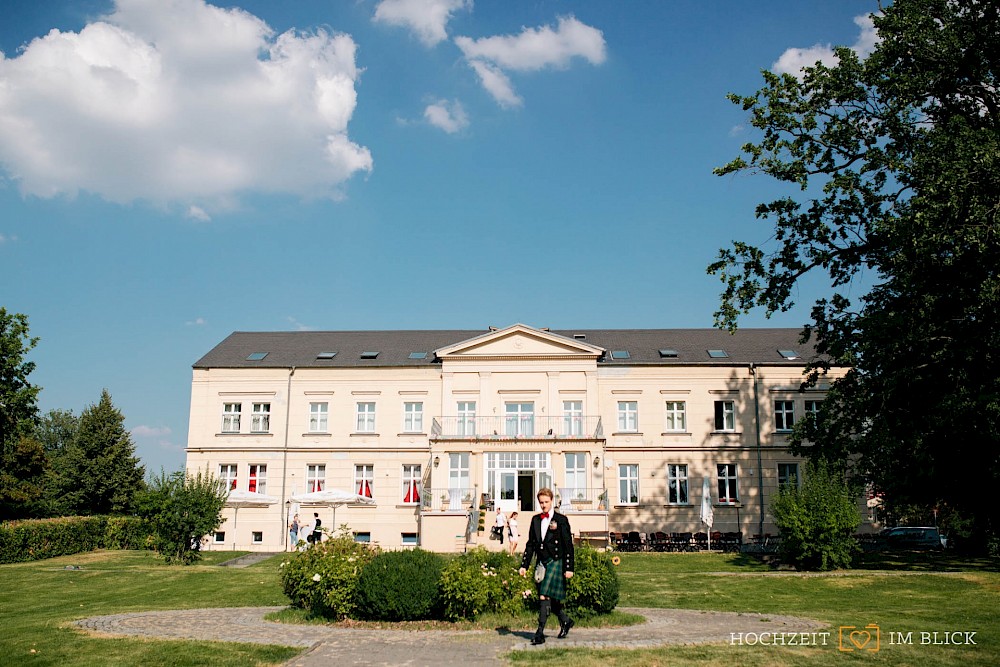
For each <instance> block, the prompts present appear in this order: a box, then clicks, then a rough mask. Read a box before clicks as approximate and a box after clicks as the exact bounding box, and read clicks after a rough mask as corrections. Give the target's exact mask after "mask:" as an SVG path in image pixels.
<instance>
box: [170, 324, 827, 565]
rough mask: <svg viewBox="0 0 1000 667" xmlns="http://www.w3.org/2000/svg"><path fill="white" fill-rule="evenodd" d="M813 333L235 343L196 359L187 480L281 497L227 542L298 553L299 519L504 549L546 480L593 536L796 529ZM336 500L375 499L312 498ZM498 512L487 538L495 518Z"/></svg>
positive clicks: (339, 337) (289, 337)
mask: <svg viewBox="0 0 1000 667" xmlns="http://www.w3.org/2000/svg"><path fill="white" fill-rule="evenodd" d="M798 333H799V332H798V330H793V329H757V330H753V329H751V330H743V331H740V332H738V333H737V334H736V335H735V336H731V335H729V334H728V333H725V332H719V331H716V330H710V329H704V330H586V331H584V330H581V331H570V330H567V331H560V332H553V331H549V330H547V329H539V328H534V327H529V326H526V325H522V324H516V325H513V326H510V327H507V328H504V329H492V328H491V329H489V330H486V331H479V332H477V331H374V332H288V333H235V334H233V335H232V336H230V337H229V338H227V339H226V340H225V341H223V342H222V343H220V345H219V346H217V347H216V348H215V349H214V350H212V351H211V352H210V353H209V354H207V355H206V356H205V357H204V358H203V359H201V360H200V361H199V362H197V363H196V364H195V366H194V373H193V381H192V392H191V419H190V432H189V439H188V449H187V468H188V470H190V471H194V470H197V469H201V470H208V471H209V472H211V473H212V474H214V475H216V476H220V477H223V478H224V479H226V480H227V483H228V484H229V485H230V487H231V488H234V489H238V490H241V491H249V492H252V493H257V494H260V495H261V496H262V497H267V498H268V499H269V500H273V502H271V503H270V504H267V503H260V504H258V505H253V504H251V505H244V506H240V507H238V508H227V509H226V510H225V511H224V519H225V521H224V523H223V525H222V527H221V528H220V529H219V531H218V533H217V534H215V535H212V536H209V538H208V539H209V545H210V546H209V548H225V549H232V548H237V549H250V550H261V551H280V550H283V549H285V548H287V546H288V540H289V538H288V534H287V530H286V524H287V520H288V516H289V515H290V513H292V512H295V511H298V513H299V515H300V517H301V518H302V519H303V521H304V522H306V521H308V520H310V519H311V518H312V516H313V513H318V514H319V516H320V518H321V519H322V521H323V525H324V527H326V528H329V529H335V528H337V527H338V526H340V525H341V524H346V525H347V526H348V528H349V530H350V531H352V532H353V533H354V534H355V535H356V538H357V539H363V540H370V541H372V542H376V543H378V544H379V545H381V546H382V547H383V548H389V549H394V548H406V547H410V546H414V545H419V546H421V547H423V548H427V549H432V550H436V551H456V550H462V549H464V548H466V546H467V545H468V544H471V543H477V542H480V543H486V544H488V545H490V546H491V547H492V548H499V545H498V544H496V543H494V542H489V541H487V540H486V539H485V537H486V535H487V534H488V527H489V526H490V525H491V524H492V521H493V508H495V507H500V508H502V509H504V510H505V511H506V512H507V513H508V514H509V513H510V511H514V510H516V511H519V512H521V517H520V519H521V521H520V524H521V526H522V532H523V530H524V528H523V527H526V526H527V524H528V518H529V517H530V515H531V514H532V513H533V512H534V511H535V507H536V500H535V493H536V492H537V490H538V489H539V488H541V487H543V486H547V487H551V488H553V489H555V490H556V492H557V494H558V498H557V503H558V504H559V505H560V507H561V509H562V511H564V512H566V513H567V515H569V516H570V518H571V525H572V527H573V530H574V532H576V533H580V532H581V531H585V532H594V533H598V532H600V533H606V532H607V531H616V532H626V531H631V530H636V531H643V532H653V531H663V532H668V533H669V532H697V531H699V530H704V526H703V525H702V524H701V523H700V519H699V513H700V508H701V501H702V488H703V481H704V480H705V479H706V478H707V479H708V480H709V486H710V489H711V498H712V504H713V512H714V527H713V530H717V531H722V532H735V531H741V532H742V533H743V535H744V536H745V537H750V536H751V535H754V534H758V533H759V534H764V533H776V532H777V531H776V529H775V527H774V524H773V521H772V518H771V516H770V515H769V512H768V506H769V502H770V498H771V497H772V496H773V495H774V494H775V493H776V491H777V489H778V486H779V484H780V483H784V482H788V483H796V482H797V480H798V479H800V478H801V475H802V467H803V466H802V461H800V460H799V459H797V458H796V457H794V456H791V455H790V454H789V452H788V449H787V439H788V431H789V429H790V428H791V426H792V424H793V423H794V422H795V421H796V420H798V419H802V418H803V416H804V415H805V414H806V412H807V411H809V410H814V409H816V408H817V407H818V405H819V402H820V401H822V399H823V394H824V392H823V387H822V385H821V386H820V387H818V388H817V390H815V391H805V392H803V391H800V385H801V382H802V370H803V367H804V365H805V363H806V359H808V357H809V355H810V354H812V350H810V349H802V346H801V345H799V344H798V342H797V340H798ZM320 489H342V490H345V491H351V492H355V493H361V494H362V495H368V496H370V497H371V498H372V499H373V500H374V501H375V502H374V504H373V505H361V504H359V505H346V506H340V507H337V508H336V509H334V508H331V507H327V506H324V505H297V504H294V503H292V501H291V497H292V496H293V495H296V494H301V493H304V492H309V491H315V490H320ZM483 505H486V506H487V507H488V509H487V510H486V512H485V514H486V516H485V522H484V523H485V526H486V528H487V531H486V532H480V531H479V530H478V527H479V518H480V512H481V510H480V508H481V507H482V506H483Z"/></svg>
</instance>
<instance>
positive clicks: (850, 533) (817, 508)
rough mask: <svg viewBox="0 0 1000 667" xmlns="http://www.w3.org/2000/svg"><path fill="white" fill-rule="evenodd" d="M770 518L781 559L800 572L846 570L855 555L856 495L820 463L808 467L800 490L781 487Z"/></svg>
mask: <svg viewBox="0 0 1000 667" xmlns="http://www.w3.org/2000/svg"><path fill="white" fill-rule="evenodd" d="M771 512H772V513H773V514H774V522H775V524H777V526H778V528H779V529H780V530H781V546H780V547H779V549H780V550H779V553H780V555H781V559H782V560H783V561H784V562H786V563H790V564H793V565H795V566H796V567H797V568H798V569H800V570H831V569H835V568H841V567H845V568H846V567H850V566H851V559H852V557H853V556H854V554H855V553H857V552H858V551H859V550H860V548H859V546H858V543H857V540H855V539H854V532H855V530H856V529H857V527H858V526H859V525H860V524H861V514H860V512H858V505H857V494H855V493H853V492H852V491H851V489H850V487H849V486H848V484H847V482H846V480H845V479H844V476H843V474H842V473H840V472H838V471H836V470H834V469H833V468H831V467H830V466H828V465H827V464H825V463H822V462H820V463H817V464H813V463H810V464H809V465H808V466H807V468H806V475H805V479H804V480H803V482H802V486H801V487H796V486H794V485H788V486H785V487H782V489H781V490H780V491H779V493H778V497H777V498H776V499H775V500H774V501H773V502H772V504H771Z"/></svg>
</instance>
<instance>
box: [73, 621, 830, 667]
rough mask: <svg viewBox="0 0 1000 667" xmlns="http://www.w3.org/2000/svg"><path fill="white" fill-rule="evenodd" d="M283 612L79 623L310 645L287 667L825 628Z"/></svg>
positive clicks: (442, 661) (133, 631)
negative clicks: (521, 623)
mask: <svg viewBox="0 0 1000 667" xmlns="http://www.w3.org/2000/svg"><path fill="white" fill-rule="evenodd" d="M280 609H283V607H237V608H222V609H190V610H179V611H149V612H141V613H132V614H113V615H110V616H95V617H93V618H85V619H82V620H79V621H76V625H77V626H78V627H80V628H82V629H84V630H86V631H88V632H91V633H95V634H99V635H106V636H107V635H111V636H131V637H148V638H156V639H197V640H209V641H227V642H247V643H256V644H279V645H283V646H301V647H308V649H309V650H307V651H306V652H305V653H303V654H302V655H299V656H297V657H296V658H293V659H292V660H291V661H289V662H288V663H287V666H288V667H319V666H320V665H323V666H324V667H326V666H328V665H330V664H336V665H338V667H339V666H341V665H414V666H417V665H444V666H447V667H458V666H460V665H461V666H466V665H503V664H504V661H503V660H502V658H501V656H502V655H503V654H504V653H506V652H507V651H510V650H513V649H531V650H542V649H544V648H553V647H560V648H565V647H571V646H582V647H591V648H611V647H618V648H642V647H655V646H663V645H666V644H702V643H712V642H728V641H729V640H730V637H731V633H750V632H753V633H761V632H788V633H791V632H814V631H817V630H821V629H823V628H824V627H826V626H825V624H823V623H821V622H819V621H815V620H812V619H806V618H798V617H793V616H777V615H773V614H767V615H763V614H738V613H731V612H708V611H691V610H686V609H638V608H627V607H626V608H620V609H621V611H625V612H632V613H637V614H641V615H642V616H645V617H646V619H647V622H646V623H643V624H641V625H633V626H628V627H623V628H574V629H573V631H572V632H571V633H570V635H569V637H567V638H566V639H556V638H555V635H556V633H557V632H558V627H557V625H556V624H555V622H554V619H552V620H551V621H550V623H549V628H548V636H549V638H548V641H547V642H546V643H545V644H544V646H539V647H534V646H531V645H530V644H529V641H530V640H531V635H532V633H531V632H526V631H525V632H522V631H516V632H503V631H490V630H470V631H451V630H376V629H358V628H338V627H327V626H320V625H296V624H282V623H274V622H271V621H265V620H264V616H265V614H268V613H270V612H273V611H278V610H280Z"/></svg>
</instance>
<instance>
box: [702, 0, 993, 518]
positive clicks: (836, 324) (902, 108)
mask: <svg viewBox="0 0 1000 667" xmlns="http://www.w3.org/2000/svg"><path fill="white" fill-rule="evenodd" d="M998 14H1000V6H998V5H997V4H996V3H995V2H989V1H987V0H896V2H893V3H892V4H891V5H890V6H888V7H886V8H885V9H884V14H882V15H875V16H873V17H872V18H873V21H874V24H875V27H876V30H877V31H878V37H879V40H880V41H879V43H878V45H877V47H876V49H875V51H874V52H873V53H872V55H871V56H869V57H868V58H867V59H866V60H860V59H859V58H858V56H857V55H856V54H855V53H854V52H853V51H851V50H849V49H844V48H840V49H836V51H835V53H836V56H837V58H838V62H837V63H836V64H835V65H833V66H824V65H822V64H819V63H817V64H816V65H815V66H813V67H808V68H805V69H804V70H803V73H802V76H801V78H798V77H795V76H791V75H789V74H784V75H780V76H779V75H777V74H774V73H771V72H766V71H765V72H764V73H763V76H764V82H765V85H764V87H763V88H762V89H761V90H759V91H758V92H757V93H756V94H754V95H751V96H748V97H741V96H738V95H731V96H730V99H731V100H732V101H734V102H735V103H737V104H739V105H741V106H742V107H743V108H744V109H745V110H747V111H749V112H750V114H751V118H750V122H751V124H752V125H753V127H755V128H757V129H759V130H761V131H762V132H763V138H762V139H761V140H760V141H759V143H748V144H746V145H745V146H744V147H743V152H744V156H741V157H738V158H736V159H735V160H733V161H732V162H730V163H729V164H728V165H726V166H724V167H721V168H719V169H717V170H716V173H718V174H720V175H722V174H734V173H740V172H752V173H763V174H765V175H767V176H770V177H771V178H773V179H775V180H777V181H779V182H783V183H787V184H792V185H795V186H798V188H799V191H800V194H799V195H798V196H797V197H796V196H791V195H789V196H786V197H780V198H778V199H776V200H774V201H770V202H767V203H762V204H760V205H759V206H758V207H757V217H758V218H764V219H767V220H769V221H771V222H772V223H773V225H774V245H773V246H766V247H764V248H761V247H756V246H754V245H751V244H748V243H744V242H737V243H734V244H733V246H732V247H731V248H729V249H724V250H722V251H721V252H720V256H719V258H718V260H717V261H716V262H714V263H713V264H711V265H710V266H709V272H710V273H716V274H719V275H720V277H721V279H722V280H723V282H724V284H725V289H724V291H723V293H722V299H721V301H722V304H721V308H720V310H719V312H718V313H716V317H717V325H718V326H721V327H726V328H729V329H731V330H733V329H735V328H736V326H737V320H738V317H739V315H740V314H742V313H745V312H748V311H749V310H750V309H752V308H756V307H763V308H764V309H765V310H766V312H767V314H768V315H771V314H772V313H774V312H776V311H783V310H787V309H788V308H790V307H791V306H792V305H793V297H794V294H795V291H794V290H795V289H796V287H797V285H798V283H799V281H800V279H801V278H802V276H804V275H806V274H807V273H812V272H817V271H822V272H825V273H826V276H827V278H828V280H829V282H830V285H831V289H830V293H829V294H828V295H825V296H824V297H823V298H820V299H818V300H817V301H816V303H815V304H814V307H813V308H812V313H811V318H812V322H810V323H809V324H807V325H806V327H805V329H804V331H803V342H805V341H807V340H810V339H811V340H813V341H814V343H815V346H816V351H817V353H818V355H819V356H818V357H817V358H816V359H814V360H812V361H811V363H810V365H809V373H808V375H807V377H806V380H805V383H806V384H814V383H815V382H816V381H817V380H818V378H819V377H820V376H821V375H822V374H823V373H824V372H825V371H827V370H828V369H829V368H830V367H831V366H832V365H843V366H847V367H849V369H850V370H848V371H847V373H846V375H845V377H843V378H842V379H838V380H836V381H834V382H833V383H832V385H831V389H830V391H829V393H828V396H827V400H826V401H825V402H824V404H823V409H822V410H821V411H820V413H819V415H818V417H817V419H815V420H812V419H810V420H806V421H803V422H802V424H800V425H798V429H797V431H796V433H795V437H794V438H793V447H794V449H795V451H797V452H799V453H804V454H807V455H810V456H812V457H813V458H819V459H829V460H844V459H848V458H849V459H851V460H853V461H854V462H855V463H856V472H857V473H858V474H860V475H862V476H863V477H864V479H865V480H867V481H868V482H870V483H871V484H872V485H873V486H874V487H875V490H876V491H878V492H880V493H882V494H884V497H885V500H886V502H887V504H888V505H889V506H890V507H891V506H892V505H893V504H900V505H902V504H911V503H915V504H921V505H924V506H927V507H933V506H940V507H947V508H950V509H952V510H956V511H958V512H960V513H962V514H964V515H966V516H969V517H972V519H973V520H974V522H975V524H976V525H977V528H978V530H977V532H978V533H979V534H980V535H983V536H985V535H987V534H989V533H990V532H992V531H995V530H996V529H997V526H995V525H994V524H993V521H994V518H993V515H994V514H995V512H994V510H993V503H992V500H993V498H992V496H993V494H994V489H995V488H997V485H998V483H1000V447H998V444H1000V354H998V353H997V352H996V350H998V349H1000V326H998V325H1000V321H998V319H1000V225H998V219H997V215H998V212H1000V86H998V81H997V76H998V72H997V68H998V63H1000V16H998ZM862 278H863V279H864V280H866V281H870V282H871V284H872V287H871V289H870V290H869V291H868V292H867V293H866V294H864V295H863V296H861V297H860V298H856V300H857V303H852V301H851V299H850V298H849V294H848V292H847V289H848V288H849V287H850V286H852V285H853V284H854V283H856V282H857V281H858V280H859V279H862Z"/></svg>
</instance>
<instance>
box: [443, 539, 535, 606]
mask: <svg viewBox="0 0 1000 667" xmlns="http://www.w3.org/2000/svg"><path fill="white" fill-rule="evenodd" d="M518 566H519V562H518V560H516V559H515V558H514V557H513V556H511V555H510V554H508V553H506V552H497V551H488V550H487V549H485V548H484V547H477V548H476V549H473V550H471V551H467V552H466V553H464V554H462V555H461V556H459V557H458V558H456V559H454V560H452V561H450V562H449V563H448V564H447V565H446V566H445V568H444V570H443V571H442V572H441V612H442V614H443V616H444V618H445V619H446V620H449V621H457V620H460V619H475V618H476V617H477V616H479V615H480V614H482V613H485V612H498V613H504V614H514V613H516V612H517V611H519V610H521V609H522V608H523V607H524V600H525V597H526V596H530V595H534V585H533V584H531V583H530V581H529V580H527V579H524V578H522V577H520V576H519V575H518V573H517V570H518Z"/></svg>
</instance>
